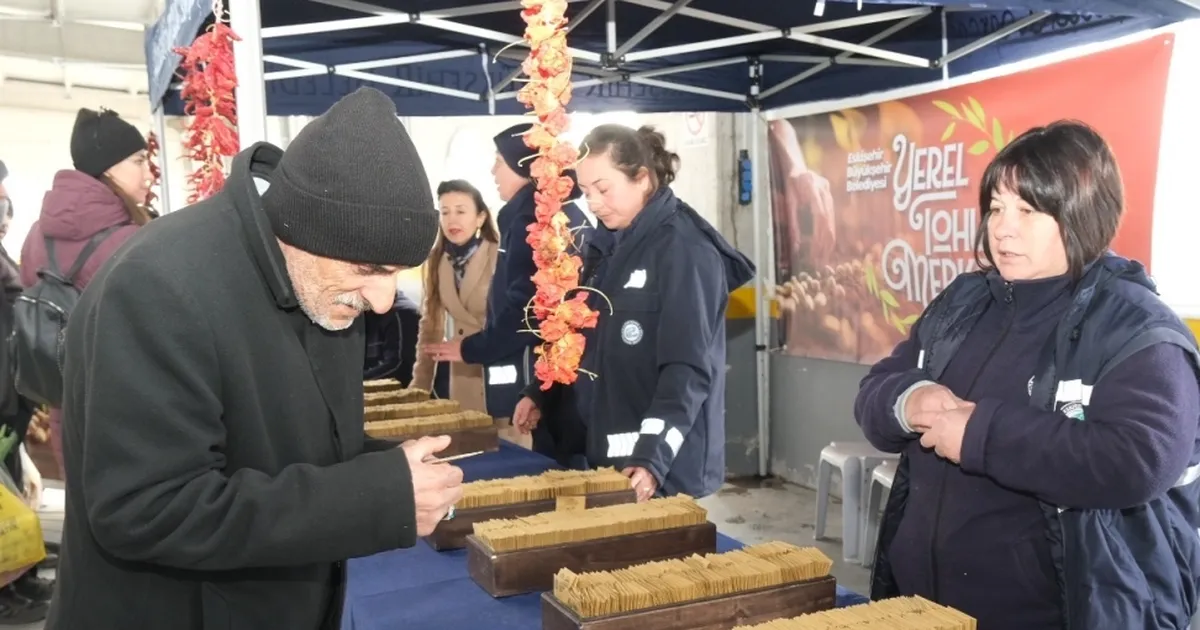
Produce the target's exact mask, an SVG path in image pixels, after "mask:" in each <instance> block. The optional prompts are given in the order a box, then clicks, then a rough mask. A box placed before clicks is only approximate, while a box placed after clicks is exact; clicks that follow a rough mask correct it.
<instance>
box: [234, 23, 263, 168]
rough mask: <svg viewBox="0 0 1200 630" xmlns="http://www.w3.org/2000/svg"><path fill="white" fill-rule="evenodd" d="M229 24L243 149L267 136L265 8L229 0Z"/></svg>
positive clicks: (239, 141) (239, 138) (235, 94)
mask: <svg viewBox="0 0 1200 630" xmlns="http://www.w3.org/2000/svg"><path fill="white" fill-rule="evenodd" d="M229 26H230V28H232V29H233V32H235V33H237V34H238V35H239V36H240V38H241V39H240V41H235V42H233V67H234V73H235V76H237V88H236V89H235V92H234V98H235V99H236V101H237V113H238V129H237V131H238V144H239V146H240V148H241V149H242V150H245V149H248V148H250V146H251V145H253V144H254V143H256V142H261V141H264V140H266V139H267V84H266V83H265V82H264V81H263V49H262V10H261V8H260V7H259V3H258V0H230V1H229Z"/></svg>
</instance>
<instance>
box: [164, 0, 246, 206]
mask: <svg viewBox="0 0 1200 630" xmlns="http://www.w3.org/2000/svg"><path fill="white" fill-rule="evenodd" d="M213 15H214V16H215V17H216V20H215V22H214V23H213V24H212V26H209V27H208V28H207V29H206V30H205V32H204V33H202V34H201V35H200V36H199V37H197V38H196V41H194V42H192V45H191V46H190V47H188V48H177V49H176V50H175V52H176V53H179V54H180V55H182V56H183V61H181V62H180V64H179V68H180V71H181V75H182V78H183V87H182V89H181V91H180V97H181V98H183V100H184V103H185V106H184V113H185V114H187V115H188V116H191V117H192V122H191V124H190V125H189V126H188V131H187V133H186V134H185V135H184V146H185V148H186V151H187V154H188V157H189V158H191V160H192V163H194V164H195V165H196V170H195V171H193V172H192V173H191V174H190V175H188V185H189V187H190V188H191V191H192V193H191V194H190V195H188V203H196V202H197V201H200V200H202V199H207V198H208V197H211V196H212V195H213V194H215V193H217V192H218V191H220V190H221V187H222V186H224V185H225V158H229V157H233V156H234V155H237V152H238V133H237V108H236V104H235V102H234V90H235V89H237V74H236V73H235V72H234V65H233V42H235V41H241V38H240V37H238V36H237V35H236V34H235V33H234V32H233V30H232V29H231V28H229V22H228V19H227V16H226V14H225V7H224V3H223V2H222V1H221V0H216V1H215V2H214V3H213Z"/></svg>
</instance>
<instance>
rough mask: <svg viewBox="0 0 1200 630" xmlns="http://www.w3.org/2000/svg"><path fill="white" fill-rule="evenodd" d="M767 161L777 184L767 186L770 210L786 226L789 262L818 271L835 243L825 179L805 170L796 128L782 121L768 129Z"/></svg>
mask: <svg viewBox="0 0 1200 630" xmlns="http://www.w3.org/2000/svg"><path fill="white" fill-rule="evenodd" d="M769 145H770V150H771V161H772V162H773V163H777V164H778V165H779V169H777V170H773V171H772V173H773V176H774V177H776V178H777V183H776V182H772V185H771V195H772V199H771V202H772V203H771V207H772V209H773V210H774V214H775V220H776V222H777V223H780V224H782V225H786V226H787V230H788V234H789V236H790V238H789V242H790V243H791V245H792V247H791V251H790V256H789V260H792V261H798V262H800V263H801V264H806V265H807V266H808V267H810V268H813V269H821V268H823V267H825V266H826V265H829V264H830V263H831V262H832V260H833V252H834V246H835V245H836V244H837V224H836V222H835V221H834V203H833V195H832V194H831V193H830V190H829V180H828V179H825V178H824V177H822V176H821V175H819V174H817V173H815V172H813V171H812V170H809V168H808V163H807V161H806V160H805V159H804V151H803V150H801V148H800V141H799V139H798V138H797V137H796V129H795V128H794V127H792V126H791V125H789V124H788V123H787V122H786V121H775V122H774V123H772V124H771V127H770V140H769Z"/></svg>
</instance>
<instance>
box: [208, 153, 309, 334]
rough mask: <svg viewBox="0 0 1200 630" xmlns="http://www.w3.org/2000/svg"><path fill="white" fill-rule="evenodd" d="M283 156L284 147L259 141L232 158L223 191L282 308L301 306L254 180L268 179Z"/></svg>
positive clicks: (269, 286)
mask: <svg viewBox="0 0 1200 630" xmlns="http://www.w3.org/2000/svg"><path fill="white" fill-rule="evenodd" d="M282 157H283V150H282V149H280V148H279V147H276V146H275V145H273V144H270V143H268V142H256V143H255V144H254V145H252V146H251V147H249V148H247V149H245V150H244V151H242V152H241V153H238V154H237V156H236V157H234V158H233V165H232V167H231V169H230V173H229V179H227V180H226V181H225V188H224V189H223V190H222V194H224V195H227V196H228V197H229V202H230V204H231V205H232V206H233V208H234V211H235V212H236V213H237V216H238V218H239V219H241V222H242V229H243V232H242V235H243V236H244V237H245V242H246V246H247V247H248V248H249V250H250V252H251V254H252V255H253V257H254V262H255V264H256V265H257V267H258V272H259V274H260V275H261V276H262V279H263V282H264V283H265V284H266V285H267V288H268V289H269V290H270V291H271V296H272V298H274V300H275V305H276V306H278V307H279V308H281V309H285V310H287V309H293V308H296V307H298V306H300V301H299V300H298V299H297V297H296V291H295V289H293V287H292V281H291V278H289V277H288V272H287V263H286V261H285V260H284V258H283V251H282V250H280V249H279V241H278V240H277V239H276V238H275V232H274V231H273V230H272V229H271V221H270V220H269V219H268V218H267V215H266V213H265V212H264V211H263V206H262V195H261V194H260V193H259V190H258V186H257V184H256V182H255V179H256V178H258V179H264V180H269V179H270V176H271V173H272V172H273V171H274V170H275V167H276V166H278V165H279V160H280V158H282Z"/></svg>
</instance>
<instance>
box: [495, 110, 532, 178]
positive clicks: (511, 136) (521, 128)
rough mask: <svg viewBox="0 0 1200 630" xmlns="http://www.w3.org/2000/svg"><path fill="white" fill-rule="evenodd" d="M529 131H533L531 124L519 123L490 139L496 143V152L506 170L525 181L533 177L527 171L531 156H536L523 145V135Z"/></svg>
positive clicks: (529, 166)
mask: <svg viewBox="0 0 1200 630" xmlns="http://www.w3.org/2000/svg"><path fill="white" fill-rule="evenodd" d="M530 129H533V123H521V124H519V125H513V126H512V127H509V128H508V129H505V130H504V131H501V132H500V133H498V134H496V137H495V138H492V141H493V142H495V143H496V152H497V153H499V154H500V157H502V158H504V163H505V164H507V165H508V168H511V169H512V170H513V172H514V173H516V174H517V175H520V176H521V177H524V178H525V179H531V178H532V177H533V176H532V175H530V174H529V169H530V168H531V167H532V166H533V156H534V155H537V151H534V150H533V149H531V148H529V147H528V146H526V144H525V134H526V133H528V132H529V130H530Z"/></svg>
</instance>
